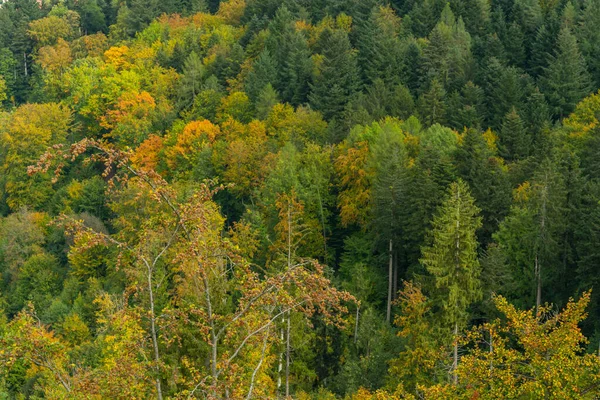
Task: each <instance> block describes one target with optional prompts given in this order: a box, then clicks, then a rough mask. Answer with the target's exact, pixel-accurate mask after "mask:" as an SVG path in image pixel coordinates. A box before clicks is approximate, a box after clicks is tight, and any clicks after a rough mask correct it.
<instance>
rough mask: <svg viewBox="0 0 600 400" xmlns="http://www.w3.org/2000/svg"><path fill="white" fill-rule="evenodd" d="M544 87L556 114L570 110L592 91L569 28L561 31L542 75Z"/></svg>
mask: <svg viewBox="0 0 600 400" xmlns="http://www.w3.org/2000/svg"><path fill="white" fill-rule="evenodd" d="M541 83H542V90H543V91H544V94H545V95H546V98H547V99H548V103H549V104H550V107H551V111H552V113H553V115H554V116H555V117H557V118H563V117H565V116H566V115H568V114H570V113H571V112H572V111H573V110H574V109H575V105H576V104H577V103H579V101H580V100H581V99H583V98H584V97H585V96H586V95H588V94H589V92H590V88H591V84H590V76H589V74H588V71H587V68H586V65H585V60H584V59H583V56H582V55H581V53H580V52H579V48H578V45H577V39H576V38H575V36H574V35H573V34H572V33H571V31H570V30H569V29H568V28H563V29H561V31H560V34H559V35H558V42H557V48H556V51H555V53H554V56H553V57H552V58H551V59H550V63H549V65H548V68H546V69H545V71H544V76H543V78H542V81H541Z"/></svg>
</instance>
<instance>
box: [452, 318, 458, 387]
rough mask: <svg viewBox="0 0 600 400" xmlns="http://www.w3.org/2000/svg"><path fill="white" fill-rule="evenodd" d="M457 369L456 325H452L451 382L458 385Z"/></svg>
mask: <svg viewBox="0 0 600 400" xmlns="http://www.w3.org/2000/svg"><path fill="white" fill-rule="evenodd" d="M457 368H458V324H457V323H455V324H454V361H453V363H452V382H453V383H454V384H455V385H458V375H457V374H456V369H457Z"/></svg>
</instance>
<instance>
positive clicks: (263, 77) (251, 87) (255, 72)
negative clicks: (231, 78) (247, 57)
mask: <svg viewBox="0 0 600 400" xmlns="http://www.w3.org/2000/svg"><path fill="white" fill-rule="evenodd" d="M276 77H277V65H276V64H275V62H274V60H273V58H272V57H271V55H270V54H269V51H268V50H263V52H262V53H260V55H259V56H258V58H257V59H256V60H255V61H254V63H253V64H252V71H250V72H249V73H248V76H247V77H246V82H245V89H246V90H245V91H246V93H247V94H248V97H249V98H250V100H252V101H253V102H255V103H256V101H257V99H258V97H259V95H260V93H261V92H262V91H263V90H264V89H265V87H266V86H267V85H272V84H273V83H274V82H275V79H276ZM271 87H272V86H271Z"/></svg>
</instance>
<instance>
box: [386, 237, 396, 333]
mask: <svg viewBox="0 0 600 400" xmlns="http://www.w3.org/2000/svg"><path fill="white" fill-rule="evenodd" d="M393 250H394V244H393V242H392V240H391V239H390V254H389V256H390V263H389V267H388V300H387V317H386V321H387V322H388V323H389V322H390V319H391V317H392V289H393V287H392V279H393V275H394V272H393V268H394V262H393V260H392V258H393Z"/></svg>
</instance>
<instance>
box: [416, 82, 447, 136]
mask: <svg viewBox="0 0 600 400" xmlns="http://www.w3.org/2000/svg"><path fill="white" fill-rule="evenodd" d="M445 97H446V91H445V90H444V87H443V85H442V84H441V83H440V82H439V81H438V80H437V79H434V80H432V81H431V83H430V85H429V90H428V91H427V92H425V93H423V94H422V95H421V97H419V114H420V115H421V117H423V122H424V123H425V125H427V126H431V125H433V124H443V123H444V121H445V118H446V104H445V102H444V101H445Z"/></svg>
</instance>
